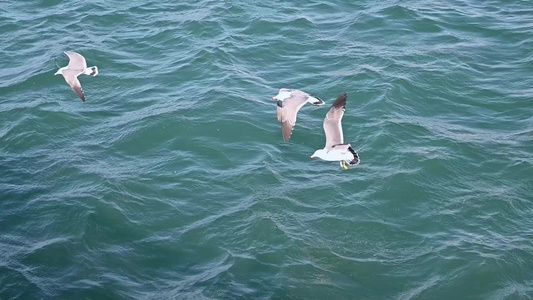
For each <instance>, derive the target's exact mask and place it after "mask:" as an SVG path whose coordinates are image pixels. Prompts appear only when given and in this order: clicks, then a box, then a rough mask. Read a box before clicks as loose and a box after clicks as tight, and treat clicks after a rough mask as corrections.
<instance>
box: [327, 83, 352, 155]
mask: <svg viewBox="0 0 533 300" xmlns="http://www.w3.org/2000/svg"><path fill="white" fill-rule="evenodd" d="M346 100H347V95H346V93H342V95H340V96H339V97H338V98H337V100H335V102H333V105H332V106H331V109H330V110H329V112H328V113H327V115H326V118H325V119H324V133H325V134H326V149H328V150H330V149H331V148H332V147H333V146H334V145H337V144H342V143H343V140H344V138H343V134H342V126H341V120H342V116H343V115H344V109H345V108H346Z"/></svg>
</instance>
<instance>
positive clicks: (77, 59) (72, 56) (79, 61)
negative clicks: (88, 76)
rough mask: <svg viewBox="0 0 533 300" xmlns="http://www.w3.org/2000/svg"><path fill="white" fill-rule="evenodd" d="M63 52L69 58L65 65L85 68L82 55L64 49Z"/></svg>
mask: <svg viewBox="0 0 533 300" xmlns="http://www.w3.org/2000/svg"><path fill="white" fill-rule="evenodd" d="M65 54H66V55H67V56H68V58H69V60H70V61H69V62H68V65H67V67H68V68H69V69H76V70H85V68H87V62H86V61H85V57H83V56H82V55H81V54H79V53H76V52H73V51H65Z"/></svg>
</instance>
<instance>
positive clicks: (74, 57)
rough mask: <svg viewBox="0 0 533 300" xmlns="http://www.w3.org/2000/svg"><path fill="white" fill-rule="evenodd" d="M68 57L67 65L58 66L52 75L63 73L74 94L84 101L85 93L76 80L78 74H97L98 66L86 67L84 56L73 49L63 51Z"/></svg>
mask: <svg viewBox="0 0 533 300" xmlns="http://www.w3.org/2000/svg"><path fill="white" fill-rule="evenodd" d="M65 54H66V55H67V56H68V58H69V62H68V65H67V66H66V67H63V68H60V69H59V70H57V72H56V73H55V74H54V75H60V74H61V75H63V77H64V78H65V81H66V82H67V83H68V85H70V87H71V88H72V89H73V90H74V92H76V94H77V95H78V96H79V97H80V98H81V100H82V101H83V102H85V95H84V94H83V90H82V89H81V83H80V81H79V80H78V75H81V74H84V75H89V76H96V75H98V68H97V67H96V66H94V67H90V68H87V62H86V61H85V57H83V56H82V55H81V54H79V53H76V52H73V51H65Z"/></svg>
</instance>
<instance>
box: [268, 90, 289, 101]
mask: <svg viewBox="0 0 533 300" xmlns="http://www.w3.org/2000/svg"><path fill="white" fill-rule="evenodd" d="M290 96H291V90H290V89H280V90H279V92H278V94H277V95H276V96H274V97H272V101H283V100H285V99H287V98H289V97H290Z"/></svg>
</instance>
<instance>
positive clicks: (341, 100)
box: [311, 93, 359, 170]
mask: <svg viewBox="0 0 533 300" xmlns="http://www.w3.org/2000/svg"><path fill="white" fill-rule="evenodd" d="M347 98H348V96H347V95H346V93H342V95H340V96H339V97H338V98H337V100H335V102H334V103H333V105H332V106H331V109H330V110H329V112H328V114H327V115H326V118H324V133H325V134H326V147H324V149H320V150H316V151H315V153H314V154H313V155H311V158H315V157H318V158H320V159H322V160H326V161H340V165H341V167H342V168H344V169H345V170H348V165H350V166H355V165H358V164H359V155H357V152H355V150H354V149H353V148H352V146H351V145H350V144H348V143H344V137H343V134H342V125H341V119H342V116H343V115H344V110H345V109H346V99H347Z"/></svg>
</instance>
